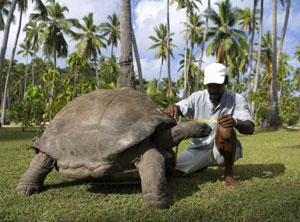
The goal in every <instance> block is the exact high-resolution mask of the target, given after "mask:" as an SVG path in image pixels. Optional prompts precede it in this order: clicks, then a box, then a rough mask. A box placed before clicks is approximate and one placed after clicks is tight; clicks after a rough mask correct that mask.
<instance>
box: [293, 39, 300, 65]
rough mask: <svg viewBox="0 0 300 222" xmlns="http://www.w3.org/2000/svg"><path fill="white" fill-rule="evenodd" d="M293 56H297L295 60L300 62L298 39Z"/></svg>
mask: <svg viewBox="0 0 300 222" xmlns="http://www.w3.org/2000/svg"><path fill="white" fill-rule="evenodd" d="M294 56H295V57H296V58H297V60H298V61H299V62H300V41H299V43H298V46H296V52H295V54H294Z"/></svg>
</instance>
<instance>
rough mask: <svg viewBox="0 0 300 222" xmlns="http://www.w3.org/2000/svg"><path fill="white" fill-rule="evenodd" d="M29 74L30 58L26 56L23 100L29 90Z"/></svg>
mask: <svg viewBox="0 0 300 222" xmlns="http://www.w3.org/2000/svg"><path fill="white" fill-rule="evenodd" d="M27 72H28V56H26V66H25V73H24V94H23V98H24V97H25V93H26V90H27Z"/></svg>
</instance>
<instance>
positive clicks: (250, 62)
mask: <svg viewBox="0 0 300 222" xmlns="http://www.w3.org/2000/svg"><path fill="white" fill-rule="evenodd" d="M256 4H257V0H254V1H253V10H252V32H251V38H250V41H249V45H250V49H249V64H248V82H247V88H248V95H250V91H251V73H252V53H253V40H254V34H255V14H256ZM248 98H250V97H249V96H248ZM249 107H250V109H251V100H250V99H249Z"/></svg>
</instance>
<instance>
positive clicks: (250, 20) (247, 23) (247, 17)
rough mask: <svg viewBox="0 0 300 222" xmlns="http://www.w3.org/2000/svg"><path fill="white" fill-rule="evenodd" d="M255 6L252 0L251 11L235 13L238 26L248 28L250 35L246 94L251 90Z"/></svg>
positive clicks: (255, 3) (255, 1)
mask: <svg viewBox="0 0 300 222" xmlns="http://www.w3.org/2000/svg"><path fill="white" fill-rule="evenodd" d="M256 5H257V0H253V10H252V12H251V10H250V9H249V8H246V9H244V10H239V11H237V18H238V20H240V21H241V22H240V23H239V25H242V26H243V29H244V30H246V29H247V28H248V34H250V36H251V37H250V40H249V46H250V47H249V60H248V62H249V64H248V84H247V88H248V93H250V89H251V73H252V52H253V40H254V34H255V27H256V24H257V23H256ZM249 105H250V106H251V101H250V100H249Z"/></svg>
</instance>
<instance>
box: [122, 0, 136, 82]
mask: <svg viewBox="0 0 300 222" xmlns="http://www.w3.org/2000/svg"><path fill="white" fill-rule="evenodd" d="M120 7H121V58H120V65H121V78H120V82H119V87H132V88H133V64H132V39H131V38H132V34H131V27H132V24H131V6H130V0H121V2H120Z"/></svg>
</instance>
